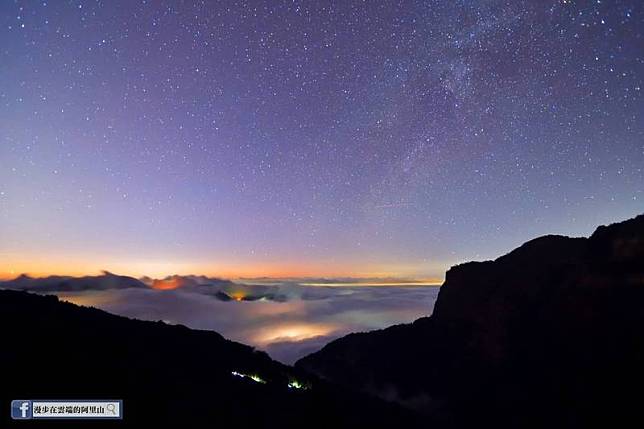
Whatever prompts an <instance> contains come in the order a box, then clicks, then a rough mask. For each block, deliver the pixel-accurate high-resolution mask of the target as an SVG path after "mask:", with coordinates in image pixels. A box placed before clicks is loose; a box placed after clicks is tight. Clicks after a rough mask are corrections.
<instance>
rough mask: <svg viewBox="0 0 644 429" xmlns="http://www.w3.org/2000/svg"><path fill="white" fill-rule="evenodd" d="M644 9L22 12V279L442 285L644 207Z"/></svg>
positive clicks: (16, 251)
mask: <svg viewBox="0 0 644 429" xmlns="http://www.w3.org/2000/svg"><path fill="white" fill-rule="evenodd" d="M643 31H644V17H643V15H642V5H641V2H640V1H636V0H629V1H593V2H583V1H572V0H570V1H511V2H506V1H494V0H485V1H480V2H475V1H441V2H439V1H427V2H414V1H408V2H376V1H373V2H362V1H361V2H357V1H337V2H324V1H310V2H303V1H288V2H270V3H266V2H242V1H238V2H232V1H224V2H191V1H183V2H163V1H138V2H135V1H129V0H128V1H47V2H42V1H40V2H30V1H15V2H14V1H3V2H2V3H0V237H1V239H0V256H1V258H0V259H2V262H0V275H9V274H11V273H17V272H20V271H25V270H32V271H40V272H45V271H47V272H54V271H57V272H60V271H63V272H71V271H74V272H80V271H93V270H98V269H100V268H106V269H112V270H116V271H121V272H126V273H132V274H136V275H143V274H149V275H158V274H170V273H173V272H188V271H191V272H203V273H207V274H220V273H223V274H226V275H235V274H238V275H274V274H279V275H285V274H286V275H290V274H293V275H355V276H407V277H419V278H420V277H440V276H442V273H443V271H444V269H445V268H446V267H448V266H449V265H450V264H452V263H455V262H460V261H463V260H467V259H472V258H476V259H481V258H489V257H494V256H497V255H498V254H500V253H503V251H505V250H509V249H510V248H512V247H514V246H515V245H517V244H520V243H521V242H522V241H525V240H526V239H529V238H531V237H534V236H535V235H539V234H545V233H562V234H572V235H579V234H588V233H590V232H591V231H592V228H593V227H594V226H595V225H597V224H600V223H607V222H612V221H616V220H620V219H623V218H627V217H630V216H633V215H635V214H636V213H638V212H642V211H644V210H643V209H644V203H643V201H644V171H643V168H644V100H643V98H642V90H641V87H642V84H643V79H644V64H643V60H644V39H643V37H642V33H643Z"/></svg>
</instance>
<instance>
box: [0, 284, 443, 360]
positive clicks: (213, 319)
mask: <svg viewBox="0 0 644 429" xmlns="http://www.w3.org/2000/svg"><path fill="white" fill-rule="evenodd" d="M142 280H143V281H138V280H136V279H132V278H127V277H120V276H115V275H113V274H109V273H106V274H104V275H103V276H97V277H82V278H68V277H65V278H51V277H50V278H45V279H31V278H19V279H16V280H13V281H10V282H4V283H0V287H8V286H7V284H9V285H10V286H11V287H13V288H23V289H28V290H35V291H37V292H47V293H51V292H54V293H56V294H57V295H58V296H59V297H60V298H61V299H64V300H67V301H71V302H74V303H76V304H80V305H86V306H93V307H97V308H101V309H103V310H106V311H108V312H111V313H115V314H120V315H123V316H127V317H132V318H138V319H145V320H155V321H156V320H163V321H165V322H167V323H172V324H182V325H186V326H189V327H191V328H194V329H207V330H214V331H217V332H219V333H221V334H222V335H224V336H225V337H227V338H229V339H232V340H235V341H239V342H242V343H245V344H249V345H252V346H255V347H257V348H259V349H262V350H265V351H267V352H268V353H269V354H270V355H271V356H273V357H274V358H275V359H278V360H280V361H282V362H285V363H292V362H294V361H295V360H297V359H299V358H300V357H302V356H305V355H306V354H308V353H311V352H313V351H315V350H318V349H319V348H321V347H322V346H324V345H325V344H326V343H327V342H329V341H331V340H333V339H335V338H338V337H340V336H342V335H345V334H347V333H349V332H357V331H367V330H372V329H379V328H384V327H387V326H390V325H393V324H398V323H406V322H411V321H413V320H415V319H417V318H418V317H422V316H426V315H428V314H430V313H431V311H432V308H433V304H434V301H435V299H436V295H437V293H438V288H435V287H407V286H400V287H391V286H386V287H382V286H350V287H338V286H333V287H330V286H303V285H302V284H300V283H298V282H296V281H293V280H290V281H287V282H277V283H275V282H274V283H272V284H262V285H243V284H237V283H234V282H231V281H228V280H222V279H209V278H206V277H197V276H184V277H179V276H173V277H169V278H166V279H163V280H161V281H162V282H166V283H165V284H170V283H172V284H176V285H177V286H176V287H172V288H170V287H157V288H155V287H154V286H155V284H156V285H157V286H158V284H159V283H158V282H159V281H155V280H153V279H142ZM155 282H157V283H155ZM336 283H337V282H336ZM165 284H164V285H165ZM352 284H355V281H353V280H352Z"/></svg>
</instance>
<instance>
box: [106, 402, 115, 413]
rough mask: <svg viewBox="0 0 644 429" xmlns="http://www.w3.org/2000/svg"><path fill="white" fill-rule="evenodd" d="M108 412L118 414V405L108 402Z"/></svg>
mask: <svg viewBox="0 0 644 429" xmlns="http://www.w3.org/2000/svg"><path fill="white" fill-rule="evenodd" d="M107 412H108V413H112V414H113V415H116V405H114V404H107Z"/></svg>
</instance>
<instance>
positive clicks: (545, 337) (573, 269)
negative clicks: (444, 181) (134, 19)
mask: <svg viewBox="0 0 644 429" xmlns="http://www.w3.org/2000/svg"><path fill="white" fill-rule="evenodd" d="M643 364H644V216H639V217H637V218H635V219H631V220H628V221H625V222H622V223H619V224H614V225H610V226H608V227H600V228H598V229H597V230H596V232H595V233H594V234H593V235H592V236H591V237H589V238H567V237H561V236H545V237H540V238H537V239H535V240H532V241H530V242H527V243H525V244H524V245H522V246H521V247H519V248H517V249H515V250H514V251H512V252H510V253H508V254H507V255H504V256H502V257H500V258H498V259H497V260H495V261H487V262H471V263H466V264H462V265H459V266H456V267H453V268H451V269H450V270H449V271H448V272H447V275H446V281H445V283H444V285H443V286H442V288H441V291H440V293H439V296H438V300H437V302H436V305H435V309H434V313H433V315H432V316H431V317H429V318H424V319H420V320H418V321H416V322H415V323H413V324H411V325H401V326H396V327H393V328H389V329H385V330H382V331H376V332H370V333H364V334H354V335H349V336H347V337H344V338H341V339H339V340H337V341H335V342H333V343H331V344H329V345H328V346H327V347H325V348H324V349H322V350H321V351H320V352H318V353H315V354H312V355H310V356H307V357H305V358H304V359H302V360H300V361H299V362H298V363H297V364H296V366H297V367H299V368H303V369H306V370H307V371H310V372H312V373H315V374H317V375H319V376H322V377H324V378H327V379H330V380H333V381H335V382H339V383H344V384H346V385H348V386H351V387H352V388H356V389H360V390H364V391H369V392H372V393H375V394H377V395H379V396H381V397H383V398H387V399H390V400H394V401H398V402H400V403H403V404H405V405H407V406H409V407H412V408H415V409H417V410H420V411H421V412H424V413H426V414H427V415H428V418H432V419H434V420H435V422H438V423H440V422H443V423H449V424H463V425H470V424H480V423H481V422H486V421H487V422H488V423H491V422H494V424H495V425H497V426H517V427H530V426H532V427H540V426H545V425H548V422H550V423H551V424H550V425H552V422H559V423H558V424H559V425H562V426H568V427H585V426H589V425H595V424H597V423H599V422H605V423H611V424H614V423H615V422H616V421H619V420H622V419H627V418H631V417H633V418H639V420H640V421H644V418H643V417H642V416H638V415H635V414H636V413H635V410H637V409H638V407H639V406H636V403H637V402H638V401H640V400H642V399H643V398H644V395H643V394H642V393H641V388H640V386H642V385H643V384H642V383H643V382H644V369H643V368H644V365H643ZM558 424H555V426H556V425H558Z"/></svg>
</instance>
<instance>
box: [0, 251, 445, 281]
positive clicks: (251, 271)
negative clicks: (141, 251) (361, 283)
mask: <svg viewBox="0 0 644 429" xmlns="http://www.w3.org/2000/svg"><path fill="white" fill-rule="evenodd" d="M0 256H4V258H2V260H1V261H0V280H10V279H14V278H16V277H18V276H19V275H21V274H27V275H30V276H32V277H46V276H50V275H61V276H74V277H79V276H87V275H100V274H101V273H102V272H103V271H109V272H112V273H114V274H119V275H127V276H132V277H135V278H140V277H143V276H148V277H151V278H153V279H165V278H166V277H169V276H172V275H204V276H208V277H219V278H227V279H232V280H235V279H261V278H267V279H289V278H292V279H296V278H299V279H305V278H364V279H367V278H373V279H376V278H378V279H392V281H385V282H376V283H373V284H372V285H377V286H380V285H382V286H385V285H392V286H393V285H395V284H397V283H399V282H398V281H397V280H396V279H397V278H405V279H414V280H410V281H400V283H408V284H413V283H418V284H419V285H421V284H426V285H440V284H441V283H442V279H440V278H437V277H429V278H427V276H415V275H414V272H413V271H412V270H410V267H409V266H404V267H400V269H396V268H397V267H396V266H395V265H390V266H387V268H388V269H386V270H383V269H381V268H380V267H378V266H374V264H369V265H366V266H365V264H359V263H356V264H349V263H343V264H335V265H334V264H331V263H324V261H323V262H321V263H319V264H314V263H305V262H303V263H291V264H284V263H271V262H263V263H243V262H238V261H234V262H229V263H221V264H215V263H208V262H203V261H196V262H164V261H158V260H139V261H137V260H128V261H127V262H124V261H122V260H118V261H114V260H113V258H105V259H104V260H102V261H100V262H97V261H96V260H88V258H87V256H85V255H79V256H78V257H74V256H68V257H57V256H52V257H49V258H43V257H42V256H41V257H29V256H27V255H24V256H23V255H20V257H13V258H11V257H7V256H14V255H0ZM414 271H418V270H414ZM441 272H442V271H441ZM310 285H311V286H314V285H318V284H315V283H311V284H310ZM332 285H333V284H327V286H332ZM180 286H181V284H179V281H177V280H174V279H168V280H160V281H155V282H154V283H153V285H152V287H154V288H156V289H175V288H178V287H180Z"/></svg>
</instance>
